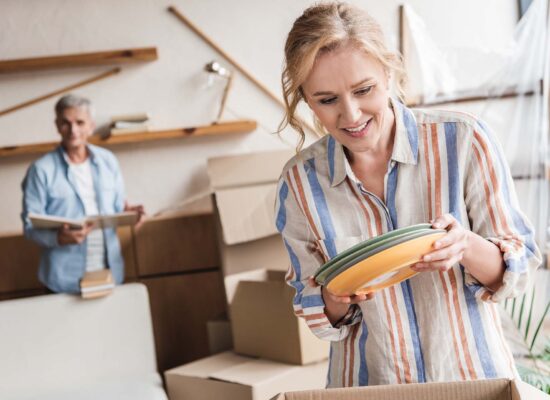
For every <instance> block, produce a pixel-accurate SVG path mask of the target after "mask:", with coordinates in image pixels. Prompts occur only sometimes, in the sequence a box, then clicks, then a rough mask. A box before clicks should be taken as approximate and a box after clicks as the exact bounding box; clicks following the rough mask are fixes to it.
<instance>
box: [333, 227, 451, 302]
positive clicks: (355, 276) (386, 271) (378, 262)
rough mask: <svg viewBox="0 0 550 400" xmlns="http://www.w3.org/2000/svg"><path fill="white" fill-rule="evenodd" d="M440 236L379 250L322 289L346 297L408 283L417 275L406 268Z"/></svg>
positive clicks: (428, 250) (417, 260) (417, 259)
mask: <svg viewBox="0 0 550 400" xmlns="http://www.w3.org/2000/svg"><path fill="white" fill-rule="evenodd" d="M444 235H445V232H439V231H436V232H434V233H432V234H429V235H426V236H421V237H418V238H415V239H411V240H407V241H405V242H403V243H400V244H398V245H395V246H393V247H391V248H389V249H386V250H383V251H381V252H379V253H377V254H375V255H373V256H371V257H368V258H366V259H364V260H363V261H360V262H359V263H357V264H355V265H354V266H352V267H350V268H348V269H347V270H345V271H342V272H341V273H339V274H338V275H337V276H335V277H334V278H333V279H332V280H331V281H330V282H329V283H328V284H327V285H326V287H327V289H328V290H329V291H330V292H332V293H334V294H336V295H339V296H349V295H352V294H364V293H368V292H373V291H376V290H380V289H384V288H386V287H389V286H392V285H395V284H396V283H399V282H401V281H404V280H405V279H409V278H411V277H412V276H414V275H416V274H417V273H418V272H416V271H413V270H412V269H410V267H409V266H410V265H412V264H415V263H417V262H419V261H420V259H421V257H422V255H424V254H426V253H429V252H430V250H431V249H432V246H433V243H434V242H435V241H436V240H437V239H439V238H441V237H443V236H444Z"/></svg>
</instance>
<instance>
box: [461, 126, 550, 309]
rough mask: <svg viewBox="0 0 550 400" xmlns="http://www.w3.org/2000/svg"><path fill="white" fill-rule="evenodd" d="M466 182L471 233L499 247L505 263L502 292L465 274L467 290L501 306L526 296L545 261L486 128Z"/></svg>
mask: <svg viewBox="0 0 550 400" xmlns="http://www.w3.org/2000/svg"><path fill="white" fill-rule="evenodd" d="M469 151H470V155H469V157H468V159H467V166H466V176H465V179H466V181H465V199H466V207H467V210H468V218H469V220H470V224H471V229H472V231H473V232H475V233H477V234H478V235H480V236H482V237H484V238H486V239H487V240H489V241H491V242H492V243H494V244H495V245H496V246H497V247H498V248H499V249H500V251H501V253H502V257H503V259H504V263H505V268H506V269H505V271H504V277H503V284H502V286H501V287H500V288H499V289H498V290H497V291H496V292H492V291H490V290H489V289H488V288H486V287H484V286H483V285H482V284H481V283H480V282H479V281H477V280H476V279H475V278H474V277H473V276H472V275H471V274H469V273H468V272H467V271H465V282H466V285H467V286H468V287H469V289H470V290H472V291H473V292H474V293H475V296H476V297H477V298H480V299H482V300H485V301H493V302H499V301H502V300H503V299H506V298H512V297H516V296H518V295H519V294H521V293H522V292H523V291H524V290H525V288H526V286H527V284H528V282H529V280H530V279H531V276H532V275H533V273H534V271H535V270H536V269H537V267H538V266H539V265H540V262H541V255H540V251H539V249H538V247H537V245H536V243H535V238H534V230H533V228H532V226H531V224H530V223H529V221H528V220H527V218H526V217H525V215H524V214H523V213H522V212H521V210H520V208H519V203H518V199H517V195H516V192H515V189H514V182H513V180H512V175H511V173H510V169H509V167H508V165H507V163H506V161H505V158H504V153H503V151H502V149H501V147H500V144H499V143H498V141H497V139H496V138H495V137H494V136H493V134H492V133H491V132H490V131H489V129H488V128H487V127H486V125H484V124H483V123H482V122H478V124H477V125H476V126H475V127H474V131H473V136H472V142H471V145H470V150H469Z"/></svg>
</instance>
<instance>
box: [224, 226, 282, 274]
mask: <svg viewBox="0 0 550 400" xmlns="http://www.w3.org/2000/svg"><path fill="white" fill-rule="evenodd" d="M220 242H221V243H220V255H221V260H222V272H223V275H224V276H227V275H233V274H239V273H242V272H246V271H251V270H255V269H258V268H266V269H275V270H284V271H287V270H288V264H289V258H288V253H287V251H286V248H285V245H284V243H283V239H282V238H281V236H280V235H273V236H268V237H266V238H263V239H258V240H252V241H250V242H246V243H238V244H232V245H227V244H225V243H223V241H221V240H220Z"/></svg>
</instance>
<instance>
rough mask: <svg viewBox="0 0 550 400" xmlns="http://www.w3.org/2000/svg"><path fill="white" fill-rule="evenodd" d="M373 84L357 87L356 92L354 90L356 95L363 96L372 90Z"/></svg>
mask: <svg viewBox="0 0 550 400" xmlns="http://www.w3.org/2000/svg"><path fill="white" fill-rule="evenodd" d="M372 88H373V86H368V87H366V88H363V89H359V90H358V91H357V92H355V94H356V95H359V96H363V95H365V94H368V93H369V92H370V91H371V90H372Z"/></svg>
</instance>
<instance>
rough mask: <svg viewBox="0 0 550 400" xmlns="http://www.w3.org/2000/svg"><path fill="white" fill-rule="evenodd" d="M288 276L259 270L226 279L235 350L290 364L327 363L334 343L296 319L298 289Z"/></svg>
mask: <svg viewBox="0 0 550 400" xmlns="http://www.w3.org/2000/svg"><path fill="white" fill-rule="evenodd" d="M284 276H285V273H284V272H283V271H268V270H257V271H249V272H243V273H241V274H235V275H231V276H228V277H225V282H226V283H225V287H226V293H227V296H228V297H229V303H230V304H229V315H230V319H231V327H232V332H233V349H234V351H235V352H237V353H239V354H244V355H247V356H256V357H262V358H266V359H269V360H274V361H280V362H284V363H289V364H300V365H303V364H308V363H312V362H317V361H320V360H324V359H326V358H327V357H328V355H329V351H330V350H329V347H330V342H328V341H323V340H320V339H318V338H317V337H316V336H315V335H313V333H311V331H310V329H309V327H308V326H307V324H306V322H305V321H304V320H303V319H302V318H298V317H296V316H295V315H294V312H293V308H292V299H293V297H294V289H293V288H292V287H290V286H289V285H287V284H286V282H285V280H284Z"/></svg>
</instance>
